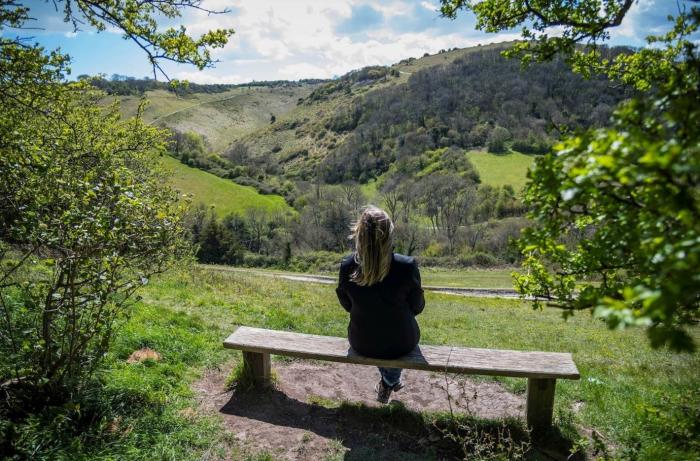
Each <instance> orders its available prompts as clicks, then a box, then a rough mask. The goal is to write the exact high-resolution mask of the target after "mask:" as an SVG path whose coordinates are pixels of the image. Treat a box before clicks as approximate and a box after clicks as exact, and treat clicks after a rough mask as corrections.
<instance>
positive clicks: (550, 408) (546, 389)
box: [525, 378, 557, 433]
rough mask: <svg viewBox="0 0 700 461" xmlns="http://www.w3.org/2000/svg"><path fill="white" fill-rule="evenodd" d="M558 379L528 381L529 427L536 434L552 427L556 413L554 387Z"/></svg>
mask: <svg viewBox="0 0 700 461" xmlns="http://www.w3.org/2000/svg"><path fill="white" fill-rule="evenodd" d="M556 383H557V380H556V379H537V378H528V380H527V404H526V407H525V412H526V414H527V426H528V427H529V428H530V429H531V430H532V431H533V432H535V433H537V432H542V431H543V430H546V429H548V428H549V427H550V426H551V425H552V413H553V412H554V387H555V385H556Z"/></svg>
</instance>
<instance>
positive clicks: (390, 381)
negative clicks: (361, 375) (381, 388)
mask: <svg viewBox="0 0 700 461" xmlns="http://www.w3.org/2000/svg"><path fill="white" fill-rule="evenodd" d="M402 371H403V370H402V369H401V368H384V367H379V373H380V374H381V375H382V380H383V381H384V384H385V385H386V386H387V387H394V386H396V385H397V384H398V383H399V381H401V372H402Z"/></svg>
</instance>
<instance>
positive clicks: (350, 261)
mask: <svg viewBox="0 0 700 461" xmlns="http://www.w3.org/2000/svg"><path fill="white" fill-rule="evenodd" d="M355 265H357V263H356V262H355V255H354V254H349V255H347V256H345V257H343V259H342V260H341V261H340V268H341V269H348V268H350V267H353V266H355Z"/></svg>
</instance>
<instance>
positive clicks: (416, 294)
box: [408, 262, 425, 315]
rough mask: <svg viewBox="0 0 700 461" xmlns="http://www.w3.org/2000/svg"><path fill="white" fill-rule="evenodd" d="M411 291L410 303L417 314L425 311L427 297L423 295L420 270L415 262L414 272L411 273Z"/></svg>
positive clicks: (409, 295)
mask: <svg viewBox="0 0 700 461" xmlns="http://www.w3.org/2000/svg"><path fill="white" fill-rule="evenodd" d="M411 285H412V286H411V291H409V292H408V305H409V306H410V307H411V310H412V311H413V313H414V314H415V315H418V314H420V313H421V312H423V308H424V307H425V297H424V296H423V288H421V281H420V271H419V270H418V266H417V265H416V263H415V262H414V263H413V272H412V274H411Z"/></svg>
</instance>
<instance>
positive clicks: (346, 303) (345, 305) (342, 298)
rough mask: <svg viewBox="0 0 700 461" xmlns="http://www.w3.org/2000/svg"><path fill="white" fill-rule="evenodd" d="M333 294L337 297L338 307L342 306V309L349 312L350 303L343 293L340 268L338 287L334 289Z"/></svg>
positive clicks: (343, 282)
mask: <svg viewBox="0 0 700 461" xmlns="http://www.w3.org/2000/svg"><path fill="white" fill-rule="evenodd" d="M335 294H336V295H338V301H340V305H341V306H343V309H345V310H346V311H348V312H350V309H351V308H352V301H350V297H349V296H348V294H347V293H346V292H345V280H344V277H343V268H342V267H341V268H340V274H339V275H338V287H337V288H336V289H335Z"/></svg>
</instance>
